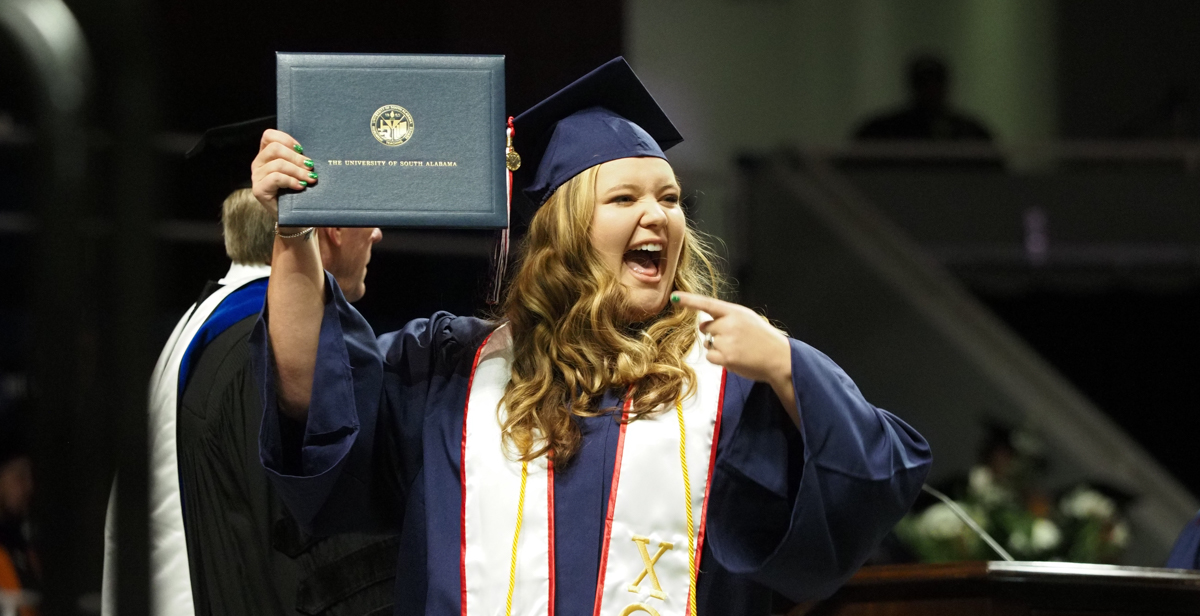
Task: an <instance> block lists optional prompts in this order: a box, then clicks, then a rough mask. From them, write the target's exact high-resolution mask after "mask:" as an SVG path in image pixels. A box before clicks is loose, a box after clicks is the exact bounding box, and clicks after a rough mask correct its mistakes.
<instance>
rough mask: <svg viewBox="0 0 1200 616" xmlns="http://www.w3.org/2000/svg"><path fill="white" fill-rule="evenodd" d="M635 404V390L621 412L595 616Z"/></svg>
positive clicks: (601, 600)
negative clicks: (628, 428)
mask: <svg viewBox="0 0 1200 616" xmlns="http://www.w3.org/2000/svg"><path fill="white" fill-rule="evenodd" d="M632 406H633V390H632V388H631V389H630V391H629V393H628V394H626V397H625V408H624V410H623V411H622V412H621V429H620V431H619V432H618V433H617V455H616V459H615V460H614V461H613V476H612V484H611V485H610V486H609V488H608V513H607V514H605V516H604V542H603V543H601V544H600V571H599V575H597V576H596V607H595V609H594V610H593V611H592V613H593V615H594V616H600V604H601V603H602V602H603V601H604V574H605V573H606V572H607V571H606V569H608V546H609V544H610V543H612V525H613V512H615V511H616V509H617V484H618V483H620V480H621V458H622V457H623V456H624V455H625V427H626V426H628V425H629V423H628V420H629V409H630V408H632Z"/></svg>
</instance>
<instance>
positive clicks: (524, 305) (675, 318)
mask: <svg viewBox="0 0 1200 616" xmlns="http://www.w3.org/2000/svg"><path fill="white" fill-rule="evenodd" d="M598 169H599V166H595V167H591V168H589V169H586V170H584V171H583V172H581V173H579V174H578V175H576V176H575V177H573V178H572V179H570V180H569V181H567V182H566V183H565V184H563V185H562V186H561V187H560V188H559V189H558V190H557V191H556V192H555V193H554V194H553V195H552V196H551V197H550V199H549V200H548V201H546V203H545V205H543V206H542V207H541V208H540V209H539V210H538V212H537V214H536V215H535V216H534V217H533V221H532V222H531V223H530V227H529V232H528V234H527V235H526V237H525V239H524V241H523V242H522V244H521V247H520V250H519V253H518V254H519V256H518V263H519V265H518V269H517V273H516V275H515V276H514V278H513V280H512V282H511V284H510V285H509V286H508V289H507V291H506V294H505V297H504V300H503V302H502V303H501V306H500V314H499V315H498V316H499V320H502V321H507V323H508V324H509V327H511V328H512V344H513V349H512V350H513V357H514V359H513V364H512V376H511V379H510V380H509V383H508V386H507V388H506V389H505V391H504V396H503V398H502V399H501V406H502V407H503V408H506V409H507V411H508V412H507V414H506V415H505V416H504V417H501V418H500V419H501V422H502V428H503V434H504V440H505V445H506V446H507V447H508V449H509V450H510V451H512V452H514V453H515V454H516V455H517V457H518V459H520V460H526V461H528V460H534V459H536V458H538V457H541V456H543V455H547V454H549V455H552V456H553V459H554V463H555V464H556V465H565V464H567V463H568V462H569V461H570V460H571V458H572V457H573V456H574V455H575V453H576V452H577V450H578V448H579V442H580V431H579V427H578V425H577V424H576V422H575V421H574V420H573V418H572V416H573V415H578V416H595V415H598V414H601V413H604V412H606V411H608V410H609V409H601V408H598V405H599V400H600V398H601V396H603V394H604V392H605V391H607V390H609V389H612V388H619V389H622V390H631V391H632V392H633V405H632V413H631V417H630V421H633V420H636V419H638V418H639V417H642V416H645V415H648V414H651V413H655V412H658V411H661V410H662V407H664V405H666V406H673V403H674V402H675V400H677V399H681V398H685V397H687V396H689V395H691V394H692V393H693V391H694V390H695V378H696V375H695V373H694V372H693V370H692V369H691V368H690V367H689V366H688V365H687V363H685V361H684V360H685V357H686V356H687V354H688V352H689V351H690V350H691V348H692V346H693V344H694V343H695V341H696V336H697V330H696V327H697V314H696V312H695V311H693V310H686V309H683V308H680V307H678V306H676V305H675V304H673V303H668V305H667V306H666V308H664V309H663V311H662V312H660V313H659V314H657V315H655V316H654V317H652V318H651V319H649V320H647V321H644V322H641V323H631V322H630V321H629V319H628V318H627V317H626V315H628V314H630V310H629V304H628V299H627V293H626V289H625V287H624V286H623V285H622V284H621V282H620V281H619V280H618V279H617V277H616V275H615V274H614V273H613V272H612V271H611V270H610V269H609V267H608V266H607V265H605V263H604V262H603V261H602V259H601V257H600V254H599V252H598V251H597V250H596V249H595V248H594V247H593V246H592V243H591V239H590V227H591V222H592V215H593V213H594V210H595V207H596V176H597V171H598ZM715 262H716V258H715V255H714V251H713V249H712V247H711V245H710V244H709V243H708V242H707V241H705V240H704V239H703V238H702V236H701V234H700V233H699V232H698V231H696V230H694V229H692V228H691V226H690V224H688V225H685V231H684V234H683V246H682V249H681V251H680V256H679V265H678V267H677V268H676V270H675V279H674V289H675V290H679V291H687V292H692V293H701V294H705V295H712V296H716V295H719V294H720V293H721V292H722V291H723V289H724V280H723V279H722V277H721V275H720V274H719V273H718V271H717V268H716V266H715ZM497 411H499V409H497Z"/></svg>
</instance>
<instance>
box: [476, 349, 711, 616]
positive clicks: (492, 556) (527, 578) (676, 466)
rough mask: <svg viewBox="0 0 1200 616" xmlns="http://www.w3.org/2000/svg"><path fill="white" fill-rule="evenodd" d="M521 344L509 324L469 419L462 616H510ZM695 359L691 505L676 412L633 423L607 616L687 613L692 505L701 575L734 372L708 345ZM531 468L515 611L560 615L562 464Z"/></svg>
mask: <svg viewBox="0 0 1200 616" xmlns="http://www.w3.org/2000/svg"><path fill="white" fill-rule="evenodd" d="M510 343H511V336H510V330H509V328H508V327H501V328H500V329H498V330H496V332H495V333H493V334H492V336H491V337H490V338H489V339H488V340H487V341H486V342H485V343H484V345H483V346H482V347H481V348H480V349H479V351H478V353H477V355H476V359H475V367H474V369H473V370H472V374H471V381H470V391H469V393H468V398H467V407H466V409H465V416H464V418H463V445H462V463H463V466H462V490H463V512H462V546H461V549H462V561H461V563H462V570H461V575H462V580H461V583H462V602H463V608H462V614H463V616H497V615H500V616H503V614H505V608H506V605H505V603H506V597H507V593H508V586H509V569H510V565H511V559H512V554H513V534H514V531H515V530H516V515H517V506H518V499H519V495H520V491H521V464H520V462H514V461H513V460H511V459H510V458H509V457H508V456H507V455H505V452H504V451H503V448H502V444H501V443H502V440H501V433H500V421H499V417H500V416H502V415H501V413H503V412H504V410H503V409H500V410H499V411H498V410H497V409H498V408H499V403H500V398H501V397H502V396H503V394H504V388H505V386H506V385H507V384H508V381H509V378H510V374H511V365H512V353H511V344H510ZM687 362H688V365H690V366H691V367H692V369H693V370H694V371H695V372H696V378H697V383H696V392H695V394H694V395H692V396H690V397H689V398H687V399H686V400H684V401H683V416H684V425H685V432H686V435H687V448H686V449H687V466H688V476H689V478H690V484H691V486H690V487H691V502H690V503H686V504H685V501H684V487H683V473H682V464H681V455H680V446H679V437H680V429H679V417H678V415H677V412H676V410H675V409H674V408H669V409H664V410H663V411H662V412H660V413H659V414H657V415H656V416H654V417H653V418H648V419H647V418H643V419H639V420H637V421H635V422H632V423H629V424H622V425H621V429H620V433H619V434H620V435H619V437H618V444H617V456H616V468H614V470H613V483H612V487H611V488H610V494H609V503H608V511H607V516H606V520H605V527H604V528H605V536H604V541H603V545H602V548H601V560H600V572H599V573H600V577H599V579H598V580H597V589H596V596H595V609H594V614H595V615H596V616H629V615H630V614H635V613H646V614H651V615H652V616H659V615H661V616H685V615H686V614H687V613H688V607H687V606H688V593H689V582H690V572H689V565H688V560H689V553H688V523H687V513H688V511H687V506H686V505H690V508H691V514H692V520H693V532H694V533H695V535H694V550H695V552H694V558H695V559H696V567H697V570H698V569H699V564H700V563H699V555H700V552H701V547H702V545H703V544H702V542H703V537H704V523H705V519H704V512H705V509H706V504H707V498H708V485H709V479H710V477H711V471H712V465H713V463H714V462H715V460H716V447H715V442H716V441H715V437H716V435H717V432H718V430H719V423H720V411H721V404H722V402H723V397H724V376H725V375H724V370H723V369H722V368H721V367H720V366H716V365H714V364H711V363H709V362H708V361H707V360H706V359H705V353H704V351H703V349H701V348H700V346H699V344H697V345H696V346H694V347H693V348H692V350H691V352H690V353H689V354H688V357H687ZM625 410H626V412H628V411H629V408H628V406H627V407H626V409H625ZM528 469H529V474H528V479H527V484H526V488H525V503H524V516H523V520H522V526H521V533H520V537H519V543H518V545H517V552H516V553H517V569H516V583H515V586H514V592H513V601H512V613H513V614H514V615H518V614H519V615H524V616H535V615H539V616H540V615H552V614H553V613H554V610H553V603H554V517H553V515H554V497H553V489H554V475H553V468H552V467H549V466H548V465H547V463H546V460H545V458H542V459H539V460H537V461H536V462H531V463H530V464H529V465H528ZM635 582H637V583H636V584H635Z"/></svg>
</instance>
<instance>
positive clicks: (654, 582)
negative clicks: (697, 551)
mask: <svg viewBox="0 0 1200 616" xmlns="http://www.w3.org/2000/svg"><path fill="white" fill-rule="evenodd" d="M633 542H634V543H636V544H637V546H638V551H639V552H641V553H642V563H643V565H645V566H644V567H643V568H642V573H641V575H638V576H637V579H636V580H634V581H633V583H632V584H630V585H629V592H632V593H637V592H640V591H639V589H638V585H639V584H641V583H642V580H644V579H646V576H647V575H649V576H650V585H651V586H653V587H654V588H652V589H651V590H650V596H651V597H654V598H655V599H661V600H663V601H666V600H667V593H665V592H663V589H662V586H660V585H659V584H658V575H657V574H656V573H654V563H657V562H658V559H659V558H660V557H662V555H663V554H664V553H665V552H666V551H667V550H670V549H672V548H674V547H675V544H673V543H666V542H661V541H660V542H659V544H658V551H657V552H655V553H654V558H651V557H650V552H649V551H648V550H647V549H646V545H647V544H649V543H650V538H649V537H642V536H640V535H634V536H633ZM630 610H633V611H630ZM639 610H640V611H643V612H646V613H649V614H655V615H656V616H657V612H655V611H654V610H653V609H652V608H649V607H646V606H644V605H642V604H640V603H634V604H633V605H631V606H629V607H627V608H625V611H624V612H621V616H626V615H627V614H632V613H633V612H634V611H639Z"/></svg>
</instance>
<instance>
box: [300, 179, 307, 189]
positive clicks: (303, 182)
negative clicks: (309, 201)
mask: <svg viewBox="0 0 1200 616" xmlns="http://www.w3.org/2000/svg"><path fill="white" fill-rule="evenodd" d="M300 185H301V186H303V187H305V188H308V182H305V181H304V180H300Z"/></svg>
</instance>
